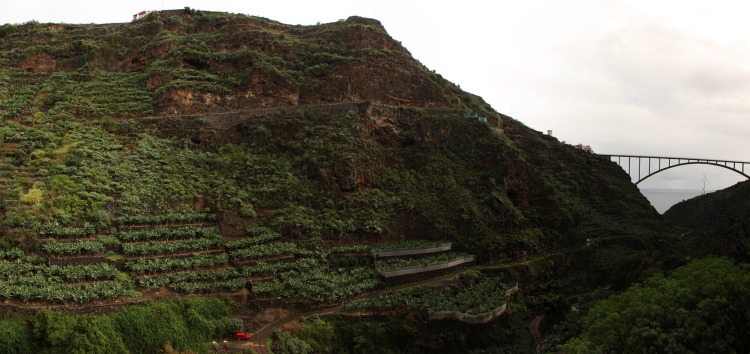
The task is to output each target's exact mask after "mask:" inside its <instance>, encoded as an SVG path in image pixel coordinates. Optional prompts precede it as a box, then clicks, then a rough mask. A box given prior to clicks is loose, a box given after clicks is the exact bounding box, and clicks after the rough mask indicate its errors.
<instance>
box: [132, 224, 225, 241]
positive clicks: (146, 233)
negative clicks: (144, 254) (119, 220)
mask: <svg viewBox="0 0 750 354" xmlns="http://www.w3.org/2000/svg"><path fill="white" fill-rule="evenodd" d="M201 237H202V238H218V237H221V235H220V234H219V231H218V230H217V229H216V228H215V227H196V226H181V227H163V226H160V227H154V228H148V229H143V230H134V231H120V232H119V233H118V234H117V238H119V239H120V240H121V241H126V242H127V241H148V240H169V239H186V238H201Z"/></svg>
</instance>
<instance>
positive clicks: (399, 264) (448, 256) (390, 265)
mask: <svg viewBox="0 0 750 354" xmlns="http://www.w3.org/2000/svg"><path fill="white" fill-rule="evenodd" d="M469 256H470V254H468V253H461V252H449V253H441V254H438V255H434V256H429V257H421V258H384V259H378V260H377V262H376V264H377V266H378V267H380V268H381V269H383V270H393V269H400V268H409V267H426V266H431V265H435V264H439V263H445V262H450V261H454V260H457V259H460V258H464V257H469Z"/></svg>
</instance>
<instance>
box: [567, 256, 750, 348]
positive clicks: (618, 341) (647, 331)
mask: <svg viewBox="0 0 750 354" xmlns="http://www.w3.org/2000/svg"><path fill="white" fill-rule="evenodd" d="M582 324H583V331H582V333H581V334H580V336H579V337H577V338H574V339H572V340H570V341H569V342H568V343H566V344H565V345H563V350H564V351H565V352H566V353H732V352H736V353H747V352H750V265H748V264H736V263H735V262H733V261H731V260H729V259H726V258H705V259H699V260H694V261H692V262H690V263H689V264H688V265H686V266H683V267H681V268H678V269H676V270H674V271H673V272H671V273H670V274H668V275H667V276H661V275H659V276H656V277H653V278H651V279H649V280H647V281H646V282H645V283H644V284H642V285H635V286H633V287H631V288H630V289H628V290H627V291H625V292H624V293H622V294H619V295H614V296H612V297H611V298H609V299H606V300H602V301H600V302H598V303H597V304H596V305H594V307H592V309H591V310H590V311H589V313H588V314H587V315H586V316H585V317H584V318H583V320H582Z"/></svg>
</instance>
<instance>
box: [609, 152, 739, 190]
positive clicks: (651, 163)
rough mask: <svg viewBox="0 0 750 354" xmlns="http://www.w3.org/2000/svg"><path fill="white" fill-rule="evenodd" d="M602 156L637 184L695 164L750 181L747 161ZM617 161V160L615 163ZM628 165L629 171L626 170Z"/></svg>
mask: <svg viewBox="0 0 750 354" xmlns="http://www.w3.org/2000/svg"><path fill="white" fill-rule="evenodd" d="M600 156H605V157H609V158H610V161H613V162H616V163H617V164H618V165H620V167H622V168H623V170H625V172H627V173H628V175H630V178H631V180H634V181H635V184H638V183H641V182H643V181H644V180H645V179H647V178H649V177H651V176H653V175H655V174H657V173H659V172H662V171H665V170H668V169H670V168H674V167H677V166H685V165H695V164H702V165H713V166H718V167H722V168H726V169H728V170H732V171H734V172H737V173H739V174H741V175H742V176H744V177H745V178H748V179H750V176H748V173H750V162H745V161H731V160H719V159H701V158H693V157H669V156H643V155H614V154H600ZM615 159H617V160H616V161H615ZM633 160H636V164H637V170H635V171H634V170H633ZM623 161H625V163H623ZM626 165H627V169H626V168H625V166H626ZM745 171H748V172H745ZM644 175H645V176H644Z"/></svg>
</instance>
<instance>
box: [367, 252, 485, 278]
mask: <svg viewBox="0 0 750 354" xmlns="http://www.w3.org/2000/svg"><path fill="white" fill-rule="evenodd" d="M471 262H474V256H468V257H464V258H459V259H456V260H453V261H450V262H444V263H438V264H433V265H429V266H424V267H408V268H399V269H394V270H384V269H382V268H380V267H379V266H377V265H375V270H376V271H377V272H378V273H379V274H380V275H382V276H383V277H386V278H391V277H398V276H402V275H410V274H418V273H425V272H432V271H436V270H441V269H447V268H453V267H455V266H459V265H462V264H465V263H471Z"/></svg>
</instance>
